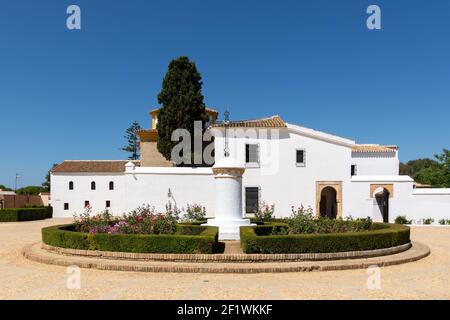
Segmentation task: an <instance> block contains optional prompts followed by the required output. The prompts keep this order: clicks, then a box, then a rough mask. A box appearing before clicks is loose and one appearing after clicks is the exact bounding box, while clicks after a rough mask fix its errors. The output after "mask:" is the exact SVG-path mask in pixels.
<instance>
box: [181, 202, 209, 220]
mask: <svg viewBox="0 0 450 320" xmlns="http://www.w3.org/2000/svg"><path fill="white" fill-rule="evenodd" d="M205 219H206V208H205V207H203V206H202V205H200V204H196V203H194V204H188V205H187V207H186V212H185V214H184V216H183V220H184V221H185V222H199V221H204V220H205Z"/></svg>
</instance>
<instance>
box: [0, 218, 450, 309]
mask: <svg viewBox="0 0 450 320" xmlns="http://www.w3.org/2000/svg"><path fill="white" fill-rule="evenodd" d="M70 221H71V219H51V220H46V221H36V222H22V223H1V224H0V243H1V245H0V275H1V277H0V299H182V300H184V299H272V300H277V299H450V228H445V227H422V228H420V227H416V228H412V239H413V240H415V241H419V242H422V243H425V244H427V245H428V246H429V247H430V248H431V255H430V256H429V257H427V258H425V259H422V260H420V261H418V262H413V263H409V264H404V265H399V266H392V267H386V268H382V269H381V288H380V289H373V290H369V289H368V288H367V281H368V277H370V274H368V273H367V270H350V271H329V272H311V273H284V274H249V275H245V274H164V273H158V274H155V273H133V272H112V271H98V270H90V269H89V270H88V269H82V270H81V288H80V289H68V288H67V285H66V282H67V277H68V275H67V273H66V268H65V267H58V266H50V265H45V264H41V263H37V262H32V261H29V260H27V259H25V258H24V257H23V256H22V255H21V249H22V247H23V246H24V245H26V244H29V243H34V242H37V241H39V240H40V230H41V228H42V227H44V226H49V225H55V224H64V223H68V222H70Z"/></svg>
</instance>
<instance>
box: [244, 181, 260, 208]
mask: <svg viewBox="0 0 450 320" xmlns="http://www.w3.org/2000/svg"><path fill="white" fill-rule="evenodd" d="M258 206H259V188H258V187H248V188H245V212H246V213H255V212H257V211H258Z"/></svg>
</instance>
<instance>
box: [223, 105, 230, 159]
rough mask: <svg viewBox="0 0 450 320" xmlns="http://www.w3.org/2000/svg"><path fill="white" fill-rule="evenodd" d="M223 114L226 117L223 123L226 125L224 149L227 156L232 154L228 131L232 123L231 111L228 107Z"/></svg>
mask: <svg viewBox="0 0 450 320" xmlns="http://www.w3.org/2000/svg"><path fill="white" fill-rule="evenodd" d="M223 115H224V117H225V118H224V121H223V124H224V125H225V148H224V149H223V154H224V156H225V157H229V156H230V147H229V143H228V135H227V131H228V127H229V125H230V111H228V108H227V109H226V110H225V112H224V113H223Z"/></svg>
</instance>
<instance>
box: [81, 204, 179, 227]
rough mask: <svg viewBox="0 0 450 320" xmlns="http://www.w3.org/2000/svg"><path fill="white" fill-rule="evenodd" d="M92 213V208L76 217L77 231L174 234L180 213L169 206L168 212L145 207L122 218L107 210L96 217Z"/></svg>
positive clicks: (167, 207)
mask: <svg viewBox="0 0 450 320" xmlns="http://www.w3.org/2000/svg"><path fill="white" fill-rule="evenodd" d="M91 212H92V209H91V207H86V208H85V212H84V213H83V214H81V215H79V216H77V215H75V216H74V220H75V226H76V230H77V231H79V232H86V233H90V234H96V233H109V234H173V233H175V232H176V230H177V220H178V215H177V214H178V212H179V211H178V210H177V209H176V208H175V209H174V208H173V207H172V206H171V205H168V206H166V212H164V213H159V212H156V210H155V208H154V207H151V206H150V205H143V206H140V207H138V208H136V209H134V210H133V211H131V212H130V213H128V214H125V213H124V214H123V215H122V216H120V217H115V216H113V215H112V214H111V213H110V212H109V211H107V210H106V211H103V212H102V213H100V214H97V215H94V216H92V215H91Z"/></svg>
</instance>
